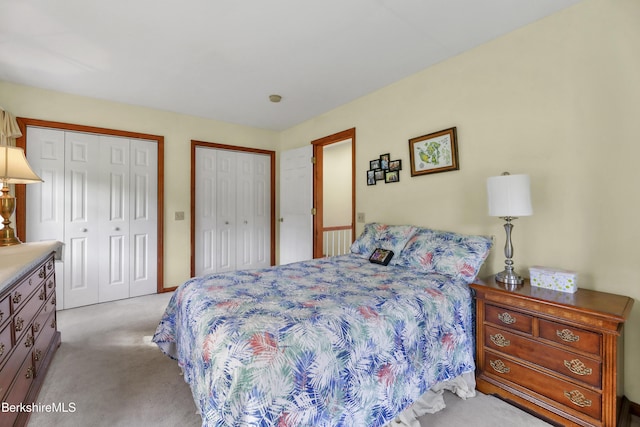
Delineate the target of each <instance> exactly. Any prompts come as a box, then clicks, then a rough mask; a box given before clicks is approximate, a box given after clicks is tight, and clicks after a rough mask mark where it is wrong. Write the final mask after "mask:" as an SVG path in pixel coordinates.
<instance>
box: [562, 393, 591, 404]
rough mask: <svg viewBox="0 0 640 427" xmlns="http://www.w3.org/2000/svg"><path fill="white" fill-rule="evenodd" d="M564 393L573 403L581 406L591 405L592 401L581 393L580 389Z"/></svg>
mask: <svg viewBox="0 0 640 427" xmlns="http://www.w3.org/2000/svg"><path fill="white" fill-rule="evenodd" d="M564 395H565V396H566V397H567V399H569V400H570V401H571V403H573V404H574V405H577V406H579V407H581V408H585V407H587V406H591V401H590V400H589V399H587V398H586V397H584V394H582V393H580V392H579V391H578V390H572V391H565V392H564Z"/></svg>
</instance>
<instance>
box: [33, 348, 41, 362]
mask: <svg viewBox="0 0 640 427" xmlns="http://www.w3.org/2000/svg"><path fill="white" fill-rule="evenodd" d="M41 357H42V350H36V354H35V355H34V356H33V358H34V359H35V360H36V362H39V361H40V358H41Z"/></svg>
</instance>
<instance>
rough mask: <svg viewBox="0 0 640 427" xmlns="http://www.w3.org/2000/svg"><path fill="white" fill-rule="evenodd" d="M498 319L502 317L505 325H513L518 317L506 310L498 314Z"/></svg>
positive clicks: (501, 319)
mask: <svg viewBox="0 0 640 427" xmlns="http://www.w3.org/2000/svg"><path fill="white" fill-rule="evenodd" d="M498 319H500V321H501V322H502V323H504V324H505V325H511V324H513V323H516V318H515V317H513V316H512V315H510V314H509V313H507V312H506V311H505V312H504V313H502V314H498Z"/></svg>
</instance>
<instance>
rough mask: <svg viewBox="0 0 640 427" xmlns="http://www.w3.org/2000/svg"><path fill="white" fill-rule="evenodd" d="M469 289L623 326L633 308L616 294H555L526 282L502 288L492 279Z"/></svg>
mask: <svg viewBox="0 0 640 427" xmlns="http://www.w3.org/2000/svg"><path fill="white" fill-rule="evenodd" d="M471 287H472V288H474V289H476V290H477V291H482V289H483V288H484V289H486V290H490V291H492V292H496V293H500V294H501V295H502V296H503V297H506V298H508V297H513V298H519V299H526V300H530V301H539V302H541V303H544V304H546V305H552V306H556V307H558V308H560V309H562V308H566V309H573V310H580V311H583V312H590V313H592V314H595V315H598V316H601V317H607V318H610V319H611V320H616V321H618V322H624V321H625V320H626V319H627V317H629V313H630V312H631V307H632V306H633V299H632V298H629V297H626V296H623V295H617V294H610V293H607V292H600V291H594V290H591V289H583V288H579V289H578V290H577V291H576V292H575V293H569V292H560V291H554V290H551V289H545V288H539V287H537V286H531V284H530V283H529V279H525V281H524V284H523V285H517V286H516V285H513V286H512V285H505V284H504V283H500V282H497V281H496V280H495V276H494V275H491V276H489V277H485V278H483V279H481V280H478V279H476V281H475V282H474V283H472V284H471Z"/></svg>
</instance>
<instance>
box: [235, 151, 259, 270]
mask: <svg viewBox="0 0 640 427" xmlns="http://www.w3.org/2000/svg"><path fill="white" fill-rule="evenodd" d="M236 156H237V167H236V195H237V196H236V197H237V200H236V223H237V227H236V233H237V247H236V269H237V270H245V269H248V268H252V267H253V262H254V252H255V246H254V230H253V228H254V223H253V217H254V210H255V203H254V196H253V157H255V156H254V155H252V154H249V153H236Z"/></svg>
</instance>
